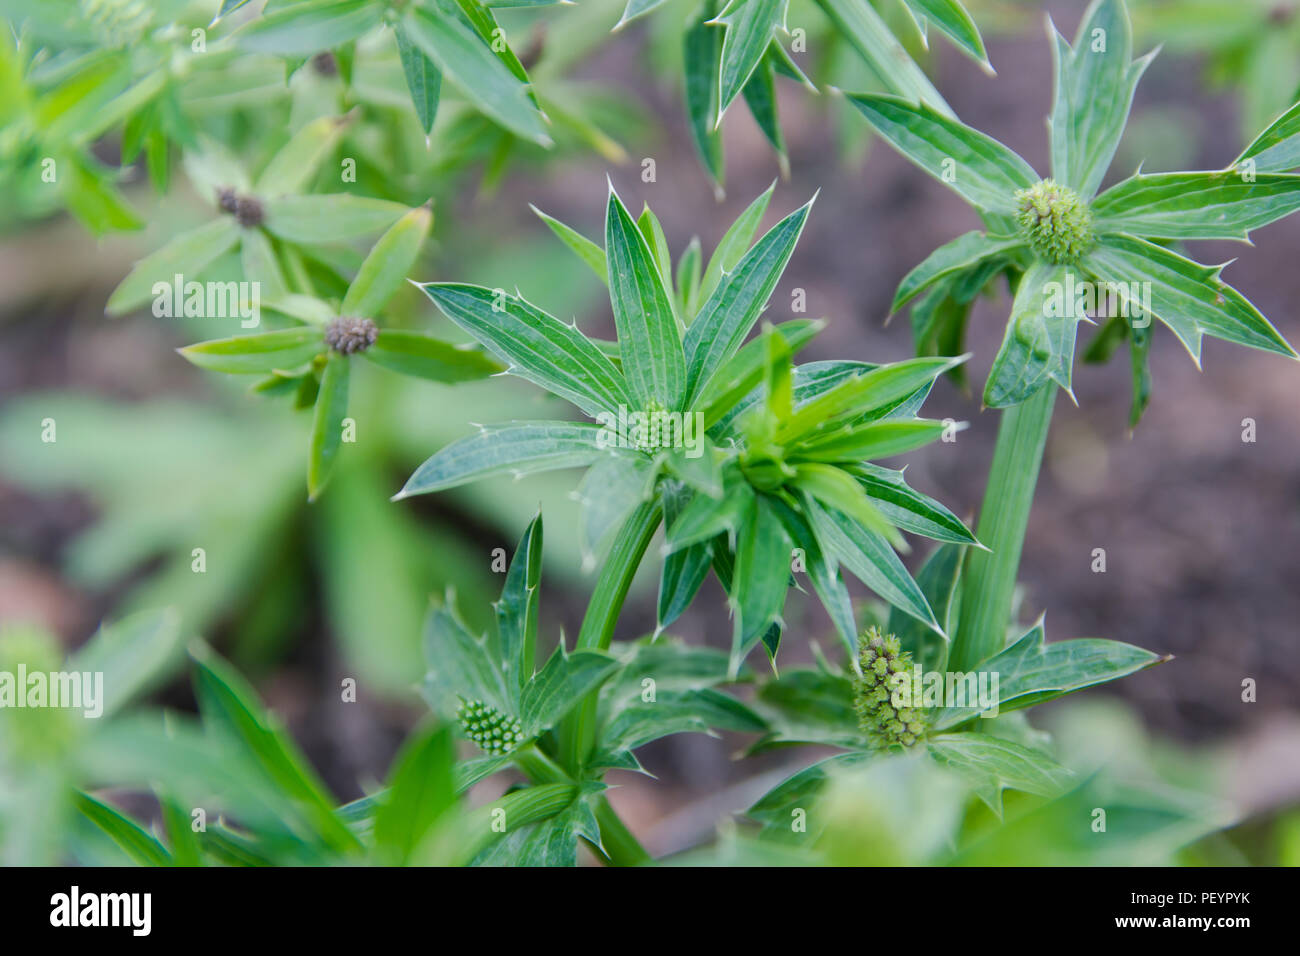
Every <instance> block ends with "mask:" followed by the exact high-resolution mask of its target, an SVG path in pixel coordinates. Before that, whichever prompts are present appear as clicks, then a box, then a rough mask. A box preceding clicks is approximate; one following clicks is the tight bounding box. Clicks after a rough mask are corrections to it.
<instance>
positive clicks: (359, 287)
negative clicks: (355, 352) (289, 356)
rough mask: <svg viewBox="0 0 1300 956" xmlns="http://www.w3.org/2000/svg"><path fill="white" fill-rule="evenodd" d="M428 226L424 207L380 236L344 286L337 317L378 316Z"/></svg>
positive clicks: (412, 260)
mask: <svg viewBox="0 0 1300 956" xmlns="http://www.w3.org/2000/svg"><path fill="white" fill-rule="evenodd" d="M432 222H433V210H432V208H431V206H430V205H429V204H428V203H426V204H425V205H423V206H420V207H418V208H416V209H412V210H411V211H410V212H408V213H407V214H406V215H404V216H403V217H402V218H401V219H399V220H397V222H396V223H394V224H393V225H392V226H391V227H390V228H389V230H388V231H387V232H386V233H384V234H383V235H382V236H380V237H379V241H378V242H376V243H375V245H374V248H373V249H371V250H370V252H369V254H368V255H367V256H366V258H365V261H364V262H362V263H361V269H360V271H358V272H357V276H356V278H355V279H353V280H352V284H351V285H349V286H348V291H347V294H346V295H345V296H344V297H343V304H342V306H340V307H339V314H340V315H349V316H360V317H362V318H371V319H373V318H374V317H375V316H376V315H378V314H379V311H380V310H381V309H382V308H383V307H384V306H385V305H387V304H388V300H389V299H391V298H392V297H393V293H395V292H396V291H397V290H398V288H399V287H400V286H401V284H402V281H403V280H404V279H405V278H406V276H407V275H408V274H409V273H410V271H411V267H412V266H414V265H415V260H416V259H417V258H418V257H419V255H420V248H421V246H423V245H424V238H425V236H427V235H428V234H429V227H430V225H431V224H432Z"/></svg>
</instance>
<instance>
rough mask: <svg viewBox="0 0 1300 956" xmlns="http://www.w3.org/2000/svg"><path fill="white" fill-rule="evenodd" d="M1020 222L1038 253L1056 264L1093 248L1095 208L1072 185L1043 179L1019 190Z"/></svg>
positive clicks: (1075, 257)
mask: <svg viewBox="0 0 1300 956" xmlns="http://www.w3.org/2000/svg"><path fill="white" fill-rule="evenodd" d="M1015 200H1016V209H1017V212H1016V222H1017V223H1019V225H1020V234H1021V235H1022V236H1024V238H1025V241H1026V242H1027V243H1029V247H1030V248H1031V249H1033V250H1034V254H1035V255H1037V256H1038V258H1040V259H1042V260H1044V261H1045V262H1050V263H1051V264H1052V265H1068V264H1070V263H1074V262H1077V261H1078V260H1079V258H1080V257H1081V256H1084V255H1086V254H1087V253H1088V252H1090V251H1092V247H1093V246H1094V245H1096V242H1097V237H1096V235H1095V234H1094V233H1093V231H1092V210H1091V209H1089V208H1088V204H1087V203H1085V202H1084V201H1083V200H1082V199H1081V198H1080V197H1079V194H1078V193H1076V192H1075V191H1074V190H1073V189H1071V188H1070V187H1069V186H1062V185H1060V184H1059V183H1057V182H1054V181H1053V180H1050V179H1044V180H1041V181H1039V182H1037V183H1035V184H1034V185H1032V186H1030V187H1029V188H1028V189H1021V190H1019V191H1018V192H1017V193H1016V196H1015Z"/></svg>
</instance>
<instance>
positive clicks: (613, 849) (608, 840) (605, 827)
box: [596, 796, 651, 866]
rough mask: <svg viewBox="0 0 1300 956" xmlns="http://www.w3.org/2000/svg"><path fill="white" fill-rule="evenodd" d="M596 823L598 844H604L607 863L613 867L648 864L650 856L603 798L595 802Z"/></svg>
mask: <svg viewBox="0 0 1300 956" xmlns="http://www.w3.org/2000/svg"><path fill="white" fill-rule="evenodd" d="M596 822H597V823H599V824H600V842H601V843H603V844H604V848H605V856H606V857H607V858H608V860H609V862H611V863H613V864H614V865H615V866H638V865H640V864H642V863H649V862H650V859H651V857H650V854H649V853H647V852H646V851H645V849H644V848H643V847H642V846H641V844H640V843H639V842H637V838H636V837H634V836H633V835H632V831H631V830H629V829H628V828H627V825H626V824H625V823H624V822H623V821H622V820H620V819H619V816H618V814H617V813H615V812H614V808H613V807H612V806H610V804H609V801H608V800H606V799H605V798H604V797H603V796H602V797H599V798H598V799H597V800H596Z"/></svg>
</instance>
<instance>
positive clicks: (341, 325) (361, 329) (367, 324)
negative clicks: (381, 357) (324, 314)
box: [325, 315, 379, 355]
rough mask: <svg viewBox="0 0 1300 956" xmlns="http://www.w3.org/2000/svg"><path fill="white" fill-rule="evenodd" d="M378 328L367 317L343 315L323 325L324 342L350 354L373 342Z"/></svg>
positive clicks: (368, 346)
mask: <svg viewBox="0 0 1300 956" xmlns="http://www.w3.org/2000/svg"><path fill="white" fill-rule="evenodd" d="M378 337H379V328H378V327H377V326H376V325H375V323H374V322H372V321H370V320H369V319H362V318H359V317H357V316H354V315H344V316H341V317H339V318H337V319H335V320H334V321H333V322H331V323H330V324H329V325H327V326H325V344H326V345H328V346H329V347H330V348H332V349H333V350H334V351H335V352H342V353H343V354H344V355H351V354H352V353H353V352H364V351H365V350H366V349H368V348H370V346H372V345H374V344H375V339H377V338H378Z"/></svg>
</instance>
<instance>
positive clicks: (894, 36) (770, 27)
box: [615, 0, 992, 190]
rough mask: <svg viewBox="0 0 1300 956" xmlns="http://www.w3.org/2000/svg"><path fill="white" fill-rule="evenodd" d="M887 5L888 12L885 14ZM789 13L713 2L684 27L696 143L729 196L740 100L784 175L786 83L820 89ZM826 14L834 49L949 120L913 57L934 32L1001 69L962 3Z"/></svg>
mask: <svg viewBox="0 0 1300 956" xmlns="http://www.w3.org/2000/svg"><path fill="white" fill-rule="evenodd" d="M665 2H666V0H628V3H627V7H626V8H625V10H624V12H623V16H622V18H621V19H620V20H619V23H618V26H617V27H615V29H618V28H621V27H622V26H623V25H624V24H626V23H628V22H630V21H633V20H636V19H638V18H640V17H642V16H644V15H645V14H647V13H650V12H651V11H652V10H655V9H656V8H660V7H663V6H664V5H665ZM878 6H883V7H885V9H884V10H882V11H877V9H876V8H877V7H878ZM895 6H897V8H898V9H897V10H895ZM789 7H790V2H789V0H704V2H703V3H702V4H700V5H699V6H698V8H697V9H696V10H694V11H693V12H691V13H690V14H689V15H688V16H686V17H685V19H684V21H683V25H682V27H681V29H680V33H679V36H680V39H679V40H678V45H679V46H680V49H681V53H682V62H683V67H684V72H685V77H684V89H685V100H686V110H687V115H688V118H689V121H690V129H691V137H692V140H693V142H694V144H695V148H696V151H697V152H698V154H699V157H700V160H701V162H702V163H703V165H704V168H705V170H706V171H707V172H708V173H709V175H710V177H711V178H712V179H713V182H714V184H715V186H716V187H717V188H718V189H719V190H720V189H721V187H722V184H723V182H724V179H725V175H724V174H725V158H724V153H723V146H722V138H721V134H720V126H721V123H722V118H723V116H724V115H725V113H726V112H727V110H728V109H729V108H730V107H731V106H732V104H734V103H735V102H736V101H737V99H738V98H739V99H743V100H744V102H745V105H746V107H747V108H748V110H749V112H750V115H751V116H752V117H753V119H754V121H755V122H756V123H757V124H758V127H759V129H761V130H762V131H763V135H764V137H765V138H766V139H767V141H768V143H769V144H770V145H771V147H772V149H773V150H774V151H775V152H776V154H777V156H778V158H779V161H780V164H781V168H782V170H783V171H784V170H786V169H787V168H788V165H789V158H788V155H787V150H786V143H785V136H784V134H783V133H782V131H781V124H780V121H779V118H778V115H777V92H776V78H777V77H778V76H782V77H786V78H788V79H791V80H794V81H795V82H797V83H800V84H802V85H803V86H804V87H805V88H807V89H808V90H810V91H812V92H816V91H817V86H816V84H815V83H814V82H813V81H812V80H810V79H809V78H808V76H807V75H806V74H805V72H804V71H803V70H802V69H801V68H800V67H799V65H798V64H797V63H796V61H795V58H794V56H792V54H791V50H790V49H787V47H788V46H790V42H789V40H783V39H782V34H785V35H786V36H787V37H791V32H792V31H791V30H790V29H789V28H788V20H789ZM817 7H818V8H819V10H820V12H821V14H822V15H823V17H824V18H825V20H826V22H827V26H828V29H827V30H826V36H825V38H824V39H825V41H826V42H825V45H826V47H828V48H830V47H833V46H836V45H842V46H846V47H848V48H849V49H851V51H852V55H853V56H854V57H855V58H857V59H858V60H859V61H860V62H861V64H862V65H863V66H865V68H866V72H867V73H869V74H870V75H871V76H872V77H873V78H874V79H875V80H876V81H877V82H878V83H880V84H882V85H883V87H884V88H885V89H887V90H889V91H891V92H894V93H898V94H901V95H903V96H906V97H908V98H912V99H917V100H922V101H925V102H927V103H930V104H931V105H932V106H934V107H935V108H936V109H938V110H941V111H943V112H944V113H947V114H949V115H951V110H950V109H949V107H948V105H947V103H946V102H945V101H944V99H943V97H942V96H941V95H940V94H939V92H938V90H936V89H935V88H934V85H933V84H932V83H931V82H930V80H929V78H928V77H927V76H926V74H925V72H924V71H923V70H922V69H921V67H920V66H918V65H917V62H916V60H915V59H914V58H913V55H912V53H911V52H909V50H911V49H915V48H917V47H924V46H925V44H926V42H927V39H928V35H929V29H930V28H931V27H933V28H934V29H935V30H936V31H938V32H940V33H942V34H944V35H945V36H946V37H947V38H948V39H950V40H951V41H952V42H953V43H954V44H955V45H956V46H957V48H958V49H960V50H961V51H962V52H963V53H965V54H966V55H967V56H969V57H971V58H972V59H973V60H975V61H976V62H977V63H979V64H980V65H981V66H983V67H984V68H985V69H986V70H989V71H990V72H992V67H991V66H990V65H989V61H988V56H987V54H986V53H985V50H984V41H983V39H982V38H981V37H980V33H979V29H978V28H977V27H976V26H975V22H974V20H972V19H971V17H970V14H969V13H967V11H966V10H965V8H964V7H963V6H962V4H961V3H960V2H958V0H902V2H901V3H899V4H897V5H895V4H892V3H891V4H888V5H882V4H875V3H872V2H870V0H817ZM669 10H670V12H669V13H666V14H665V16H673V17H678V16H680V11H679V10H678V9H677V8H676V6H672V7H670V8H669ZM882 14H883V15H882ZM895 14H897V15H895ZM798 28H799V30H800V32H801V33H802V34H803V38H804V40H805V41H806V40H807V32H808V31H807V26H806V24H805V23H803V22H801V23H800V24H799V25H798Z"/></svg>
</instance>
